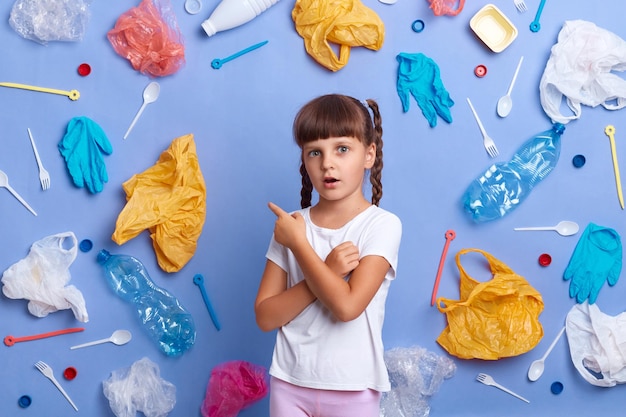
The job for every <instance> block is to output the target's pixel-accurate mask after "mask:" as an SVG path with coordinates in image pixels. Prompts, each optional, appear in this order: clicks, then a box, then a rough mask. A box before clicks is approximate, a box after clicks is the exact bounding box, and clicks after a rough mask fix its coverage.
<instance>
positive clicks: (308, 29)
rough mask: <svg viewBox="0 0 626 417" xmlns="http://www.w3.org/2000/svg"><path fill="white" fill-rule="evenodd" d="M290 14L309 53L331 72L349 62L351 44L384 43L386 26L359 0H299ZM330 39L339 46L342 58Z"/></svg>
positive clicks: (375, 47) (375, 45)
mask: <svg viewBox="0 0 626 417" xmlns="http://www.w3.org/2000/svg"><path fill="white" fill-rule="evenodd" d="M291 17H292V19H293V21H294V23H295V25H296V31H297V32H298V34H299V35H300V36H302V38H303V39H304V47H305V49H306V51H307V53H308V54H309V55H311V56H312V57H313V58H314V59H315V60H316V61H317V62H318V63H320V64H321V65H323V66H325V67H326V68H328V69H329V70H331V71H338V70H340V69H341V68H343V67H344V66H345V65H346V64H347V63H348V59H349V58H350V48H351V47H354V46H364V47H366V48H368V49H372V50H375V51H378V50H379V49H380V48H381V47H382V46H383V41H384V38H385V25H384V24H383V21H382V20H381V19H380V17H378V15H377V14H376V13H375V12H374V11H373V10H372V9H370V8H368V7H366V6H364V5H363V3H361V1H360V0H296V3H295V5H294V8H293V11H292V12H291ZM328 42H333V43H335V44H337V45H339V57H337V55H336V54H335V51H333V49H332V48H331V47H330V45H329V43H328Z"/></svg>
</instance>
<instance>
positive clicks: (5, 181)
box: [0, 171, 37, 216]
mask: <svg viewBox="0 0 626 417" xmlns="http://www.w3.org/2000/svg"><path fill="white" fill-rule="evenodd" d="M0 187H4V188H6V189H7V190H9V192H10V193H11V194H13V197H15V198H17V200H18V201H19V202H20V203H22V205H23V206H24V207H26V208H27V209H28V211H30V212H31V213H33V215H35V216H36V215H37V213H35V210H33V208H32V207H31V206H29V205H28V203H27V202H26V201H25V200H24V199H23V198H22V196H21V195H19V194H18V193H17V191H15V190H14V189H13V188H12V187H11V186H10V185H9V177H8V176H7V174H5V173H4V171H0Z"/></svg>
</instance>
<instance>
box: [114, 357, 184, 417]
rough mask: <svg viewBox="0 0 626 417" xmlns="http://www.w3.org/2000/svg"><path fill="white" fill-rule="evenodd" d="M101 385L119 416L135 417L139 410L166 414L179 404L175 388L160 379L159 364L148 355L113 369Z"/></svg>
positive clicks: (153, 414) (148, 416)
mask: <svg viewBox="0 0 626 417" xmlns="http://www.w3.org/2000/svg"><path fill="white" fill-rule="evenodd" d="M102 388H103V391H104V396H105V397H106V398H107V399H108V400H109V405H110V406H111V411H113V413H114V414H115V415H116V416H117V417H136V414H137V412H138V411H140V412H142V413H143V414H144V415H145V416H146V417H165V416H167V415H168V414H169V412H170V411H172V409H174V405H176V387H175V386H174V384H172V383H170V382H168V381H166V380H164V379H163V378H161V376H160V370H159V366H158V365H157V364H156V363H154V362H152V361H151V360H150V359H148V358H142V359H140V360H138V361H136V362H135V363H133V364H132V365H131V367H130V368H125V369H119V370H117V371H113V372H111V376H110V377H109V379H107V380H106V381H104V382H103V383H102Z"/></svg>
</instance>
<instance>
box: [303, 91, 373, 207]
mask: <svg viewBox="0 0 626 417" xmlns="http://www.w3.org/2000/svg"><path fill="white" fill-rule="evenodd" d="M367 106H368V107H369V108H370V109H371V111H372V115H371V116H370V111H369V110H368V109H367V107H366V106H365V105H364V104H362V103H361V102H360V101H359V100H357V99H355V98H353V97H349V96H344V95H341V94H328V95H324V96H321V97H317V98H315V99H313V100H311V101H310V102H308V103H307V104H305V105H304V107H302V109H300V111H299V112H298V114H297V115H296V118H295V120H294V123H293V136H294V139H295V141H296V144H297V145H298V146H299V147H300V149H302V147H303V146H304V144H305V143H307V142H311V141H314V140H318V139H327V138H330V137H355V138H357V139H359V140H360V141H361V143H362V144H363V146H365V147H368V146H370V145H371V144H375V145H376V158H375V160H374V164H373V165H372V168H371V170H370V183H371V184H372V204H374V205H378V203H379V202H380V199H381V198H382V195H383V186H382V182H381V177H382V169H383V140H382V136H383V129H382V119H381V117H380V111H379V109H378V104H377V103H376V102H375V101H374V100H372V99H368V100H367ZM300 174H301V175H302V190H301V191H300V196H301V201H300V205H301V207H302V208H305V207H309V206H310V205H311V196H312V193H313V184H312V183H311V179H310V178H309V175H308V174H307V172H306V169H305V167H304V161H301V164H300Z"/></svg>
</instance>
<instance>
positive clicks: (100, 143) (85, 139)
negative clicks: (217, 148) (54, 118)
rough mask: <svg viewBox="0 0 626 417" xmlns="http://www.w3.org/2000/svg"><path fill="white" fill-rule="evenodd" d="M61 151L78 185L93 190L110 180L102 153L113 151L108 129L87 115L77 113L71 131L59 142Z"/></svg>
mask: <svg viewBox="0 0 626 417" xmlns="http://www.w3.org/2000/svg"><path fill="white" fill-rule="evenodd" d="M59 151H60V152H61V155H63V158H65V163H66V164H67V169H68V171H69V172H70V175H71V176H72V179H73V181H74V185H76V186H77V187H81V188H82V187H85V186H86V187H87V189H88V190H89V192H91V193H92V194H95V193H99V192H100V191H102V189H103V186H104V183H105V182H107V181H109V176H108V175H107V170H106V166H105V165H104V159H103V158H102V154H106V155H110V154H111V153H112V152H113V148H112V147H111V143H110V142H109V139H107V136H106V134H105V133H104V130H102V128H101V127H100V126H99V125H98V124H97V123H96V122H94V121H93V120H91V119H89V118H87V117H75V118H73V119H72V120H70V122H69V124H68V125H67V132H66V133H65V136H64V137H63V139H62V140H61V142H59Z"/></svg>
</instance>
